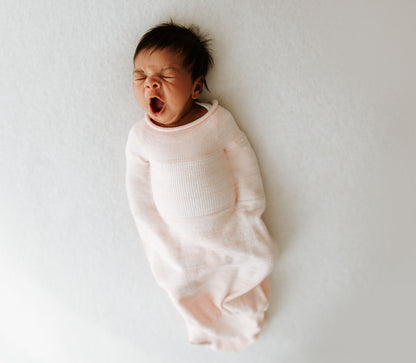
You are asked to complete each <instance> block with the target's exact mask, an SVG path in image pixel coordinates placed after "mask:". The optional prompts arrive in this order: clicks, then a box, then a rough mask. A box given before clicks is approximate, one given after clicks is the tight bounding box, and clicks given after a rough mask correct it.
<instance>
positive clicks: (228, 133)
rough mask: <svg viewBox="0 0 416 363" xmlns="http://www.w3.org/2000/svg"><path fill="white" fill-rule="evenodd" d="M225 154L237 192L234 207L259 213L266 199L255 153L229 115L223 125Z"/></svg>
mask: <svg viewBox="0 0 416 363" xmlns="http://www.w3.org/2000/svg"><path fill="white" fill-rule="evenodd" d="M223 135H224V137H225V148H224V151H225V154H226V156H227V159H228V162H229V165H230V168H231V171H232V174H233V177H234V185H235V188H236V194H237V203H236V208H243V209H246V210H248V211H252V212H256V213H255V214H256V215H261V214H262V213H263V212H264V210H265V208H266V200H265V194H264V188H263V181H262V178H261V173H260V168H259V165H258V161H257V157H256V154H255V152H254V150H253V148H252V146H251V144H250V142H249V140H248V138H247V136H246V134H245V133H244V132H243V131H241V129H240V128H239V127H238V125H237V123H236V122H235V120H234V119H233V118H232V117H230V118H229V119H228V122H227V123H226V124H225V125H224V133H223Z"/></svg>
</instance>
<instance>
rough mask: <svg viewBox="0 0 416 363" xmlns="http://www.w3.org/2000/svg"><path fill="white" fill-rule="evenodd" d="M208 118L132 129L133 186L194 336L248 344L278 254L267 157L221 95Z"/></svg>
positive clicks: (222, 347) (153, 253) (226, 345)
mask: <svg viewBox="0 0 416 363" xmlns="http://www.w3.org/2000/svg"><path fill="white" fill-rule="evenodd" d="M202 105H203V106H205V107H207V108H209V111H208V112H207V113H206V114H205V115H204V116H202V117H201V118H199V119H197V120H195V121H193V122H191V123H189V124H186V125H183V126H178V127H174V128H164V127H160V126H157V125H155V124H153V123H152V122H151V120H150V119H149V118H148V117H147V116H146V117H145V118H144V119H142V120H141V121H139V122H137V123H136V124H135V125H134V126H133V127H132V129H131V130H130V133H129V136H128V140H127V145H126V161H127V170H126V188H127V195H128V199H129V204H130V208H131V211H132V214H133V217H134V220H135V223H136V226H137V229H138V232H139V235H140V238H141V240H142V243H143V247H144V250H145V253H146V256H147V258H148V260H149V263H150V267H151V270H152V272H153V275H154V277H155V279H156V281H157V283H158V284H159V286H161V287H162V288H163V289H164V290H165V291H166V292H167V293H168V295H169V297H170V298H171V300H172V302H173V303H174V305H175V306H176V308H177V309H178V311H179V312H180V314H181V315H182V317H183V318H184V320H185V322H186V326H187V330H188V335H189V342H190V343H193V344H209V345H210V347H211V348H212V349H213V350H215V351H239V350H241V349H243V348H245V347H246V346H248V345H249V344H251V343H252V342H254V341H255V339H256V338H257V337H258V334H259V332H260V330H261V328H262V327H263V325H264V323H265V318H264V313H265V311H266V310H267V308H268V305H269V281H268V276H269V274H270V272H271V270H272V266H273V260H274V255H275V250H274V245H273V241H272V239H271V237H270V235H269V233H268V231H267V228H266V226H265V225H264V223H263V221H262V219H261V215H262V214H263V212H264V209H265V197H264V191H263V184H262V180H261V176H260V171H259V168H258V164H257V159H256V156H255V154H254V151H253V149H252V148H251V146H250V143H249V141H248V140H247V137H246V135H245V134H244V133H243V132H242V131H241V130H240V129H239V127H238V125H237V124H236V122H235V121H234V119H233V117H232V115H231V114H230V113H229V112H228V111H227V110H226V109H224V108H223V107H221V106H219V105H218V102H217V101H216V100H215V101H213V102H212V105H210V107H209V105H208V104H202Z"/></svg>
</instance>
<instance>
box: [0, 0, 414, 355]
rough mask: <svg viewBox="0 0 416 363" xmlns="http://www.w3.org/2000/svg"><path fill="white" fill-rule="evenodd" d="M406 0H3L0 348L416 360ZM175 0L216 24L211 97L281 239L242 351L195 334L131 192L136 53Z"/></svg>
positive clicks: (180, 11)
mask: <svg viewBox="0 0 416 363" xmlns="http://www.w3.org/2000/svg"><path fill="white" fill-rule="evenodd" d="M415 4H416V3H415V2H414V1H412V0H409V1H406V0H378V1H376V0H374V1H370V0H348V1H347V0H343V1H330V0H321V1H318V0H314V1H312V0H297V1H294V0H290V1H289V0H287V1H281V0H269V1H241V0H239V1H236V0H235V1H226V0H221V1H205V0H194V1H184V0H182V1H172V0H165V1H144V0H136V1H133V0H128V1H109V0H106V1H103V0H101V1H100V0H93V1H85V0H72V1H56V0H55V1H52V0H51V1H46V0H44V1H40V0H38V1H29V0H25V1H12V0H2V2H1V5H0V7H1V8H0V34H1V39H0V41H1V42H0V55H1V58H0V72H1V73H0V74H1V77H0V87H1V88H0V173H1V175H0V239H1V240H0V294H1V296H0V361H1V362H5V363H15V362H19V363H20V362H21V363H31V362H36V363H37V362H39V363H40V362H41V363H48V362H51V363H56V362H59V363H66V362H68V363H76V362H88V363H95V362H97V363H106V362H117V363H118V362H121V363H130V362H145V363H156V362H162V363H170V362H181V363H183V362H190V363H194V362H209V363H212V362H214V361H215V362H239V363H240V362H259V363H269V362H273V363H274V362H284V363H300V362H301V363H333V362H337V363H344V362H345V363H351V362H354V363H361V362H363V363H369V362H371V363H372V362H377V363H380V362H383V363H384V362H389V363H390V362H400V363H401V362H414V361H416V354H415V349H416V348H415V344H414V337H415V325H416V318H415V317H416V313H415V311H414V308H415V306H416V293H415V291H414V290H415V287H414V286H415V282H416V281H415V280H416V264H415V262H416V248H415V242H416V238H415V232H414V226H412V224H413V223H414V222H415V217H416V197H415V190H414V187H415V185H416V170H415V169H416V167H415V156H416V125H415V121H416V120H415V116H416V112H415V103H416V97H415V96H416V94H415V84H416V79H415V78H416V77H415V74H416V71H415V64H416V51H415V48H416V47H415V44H416V41H415V40H416V22H415V19H416V5H415ZM170 16H171V17H173V18H174V19H175V20H177V21H178V22H183V23H185V24H189V23H192V22H195V23H196V24H199V25H200V27H201V28H202V30H204V31H206V32H208V33H210V34H211V36H212V37H213V38H214V43H213V52H214V58H215V62H216V66H215V69H214V71H213V72H212V73H211V74H210V75H209V76H208V85H209V86H210V88H211V93H207V92H206V93H205V95H204V97H203V101H204V100H208V99H211V98H217V99H219V100H220V103H221V104H222V105H224V106H225V107H227V108H228V109H229V110H230V111H231V112H232V113H233V114H234V116H235V118H236V120H237V122H238V123H239V124H240V127H241V128H242V129H243V130H244V131H245V132H246V133H247V135H248V136H249V138H250V140H251V143H252V145H253V147H254V149H255V150H256V153H257V155H258V159H259V163H260V166H261V169H262V174H263V178H264V185H265V189H266V194H267V203H268V204H267V210H266V213H265V215H264V219H265V222H266V224H267V225H268V226H269V228H270V231H271V233H272V235H273V236H274V237H275V239H276V241H277V243H278V245H279V248H280V250H281V256H280V258H279V259H278V261H277V263H276V267H275V270H274V272H273V275H272V302H271V308H270V313H269V325H268V326H267V327H266V328H265V329H264V331H263V333H262V334H261V336H260V338H259V340H258V341H257V343H255V344H254V345H252V346H250V347H249V348H247V349H246V350H244V351H242V352H240V353H237V354H227V353H214V352H212V351H211V350H210V349H209V348H208V347H204V346H194V345H190V344H188V343H187V337H186V330H185V326H184V324H183V321H182V318H181V317H180V316H179V314H178V313H177V312H176V310H175V309H174V308H173V306H172V304H171V303H170V301H169V300H168V297H167V295H166V294H165V292H164V291H163V290H161V289H160V288H159V287H158V286H157V285H156V283H155V281H154V280H153V277H152V275H151V272H150V269H149V266H148V263H147V260H146V259H145V256H144V253H143V250H142V247H141V244H140V240H139V238H138V235H137V232H136V230H135V226H134V222H133V219H132V216H131V215H130V211H129V209H128V204H127V199H126V194H125V188H124V146H125V141H126V137H127V133H128V130H129V129H130V127H131V126H132V125H133V123H134V122H136V121H137V120H138V118H139V117H141V111H140V109H139V106H138V105H137V104H136V102H135V100H134V97H133V93H132V86H131V72H132V56H133V52H134V49H135V47H136V44H137V42H138V40H139V38H140V36H141V35H142V33H143V32H144V31H145V30H147V29H148V28H149V27H150V26H153V25H155V24H157V23H159V22H161V21H165V20H167V19H168V18H169V17H170Z"/></svg>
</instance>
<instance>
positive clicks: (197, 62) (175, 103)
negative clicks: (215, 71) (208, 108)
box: [133, 21, 213, 127]
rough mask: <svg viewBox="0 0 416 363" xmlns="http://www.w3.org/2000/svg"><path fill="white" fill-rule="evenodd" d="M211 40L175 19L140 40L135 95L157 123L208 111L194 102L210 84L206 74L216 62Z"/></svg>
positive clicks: (170, 124)
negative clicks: (211, 53)
mask: <svg viewBox="0 0 416 363" xmlns="http://www.w3.org/2000/svg"><path fill="white" fill-rule="evenodd" d="M208 42H209V40H208V39H206V38H205V37H204V36H202V35H201V34H200V33H199V30H198V28H197V27H195V26H191V27H189V28H186V27H184V26H180V25H177V24H175V23H173V22H172V21H171V22H170V23H163V24H160V25H158V26H156V27H154V28H152V29H150V30H149V31H148V32H147V33H146V34H144V35H143V37H142V38H141V39H140V42H139V44H138V45H137V48H136V52H135V53H134V57H133V63H134V71H133V89H134V95H135V97H136V100H137V102H138V103H139V105H140V106H141V107H142V108H143V109H144V110H145V111H146V112H147V114H148V115H149V117H150V118H151V120H152V121H153V122H155V123H156V124H158V125H160V126H166V127H173V126H179V125H183V124H186V123H189V122H191V121H193V120H195V119H196V118H198V117H199V116H200V115H201V113H204V112H205V111H203V110H202V109H201V107H200V106H199V105H197V104H195V103H194V101H195V100H197V99H198V97H199V96H200V94H201V93H202V89H203V86H204V84H205V86H206V87H207V83H206V80H205V77H206V75H207V73H208V70H209V68H210V67H211V66H212V65H213V61H212V57H211V55H210V52H209V50H208V47H207V45H208ZM207 88H208V87H207Z"/></svg>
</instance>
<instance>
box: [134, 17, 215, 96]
mask: <svg viewBox="0 0 416 363" xmlns="http://www.w3.org/2000/svg"><path fill="white" fill-rule="evenodd" d="M210 41H211V39H208V38H206V36H205V35H203V34H201V32H200V30H199V28H198V27H197V26H195V25H191V26H190V27H185V26H182V25H178V24H175V23H174V22H173V21H172V20H170V22H168V23H162V24H159V25H157V26H155V27H153V28H152V29H150V30H148V31H147V32H146V33H145V34H144V35H143V36H142V38H141V39H140V41H139V44H138V45H137V48H136V51H135V53H134V57H133V62H134V60H135V59H136V56H137V55H138V54H139V52H140V51H142V50H160V49H165V48H168V49H171V50H173V51H176V52H178V53H180V54H181V55H182V56H183V65H184V66H185V67H188V68H190V71H191V74H192V80H193V81H194V80H195V79H197V78H198V77H199V76H204V84H205V87H206V88H207V89H208V91H209V88H208V85H207V82H206V80H205V76H206V74H207V73H208V70H209V69H210V68H211V67H212V66H213V64H214V61H213V59H212V56H211V54H210V51H209V49H208V44H209V43H210Z"/></svg>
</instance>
